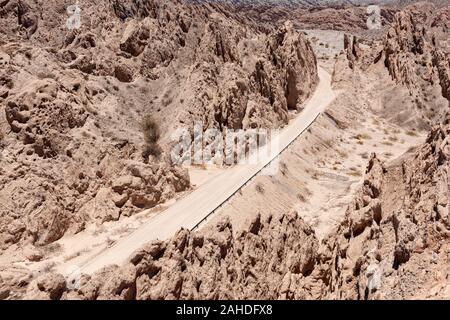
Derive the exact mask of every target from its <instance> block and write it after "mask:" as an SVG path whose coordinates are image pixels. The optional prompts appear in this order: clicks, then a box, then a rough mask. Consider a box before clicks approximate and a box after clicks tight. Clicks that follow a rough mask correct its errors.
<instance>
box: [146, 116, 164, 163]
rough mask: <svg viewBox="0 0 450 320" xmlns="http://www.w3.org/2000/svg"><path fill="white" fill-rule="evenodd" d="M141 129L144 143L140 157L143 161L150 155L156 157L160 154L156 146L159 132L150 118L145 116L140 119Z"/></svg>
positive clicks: (157, 126) (153, 120)
mask: <svg viewBox="0 0 450 320" xmlns="http://www.w3.org/2000/svg"><path fill="white" fill-rule="evenodd" d="M141 129H142V133H143V135H144V141H145V144H144V150H143V152H142V156H143V157H144V159H147V158H148V157H149V156H150V155H152V156H155V157H158V156H159V155H160V154H161V147H160V146H159V145H158V140H159V138H160V135H161V131H160V129H159V125H158V123H157V122H156V121H155V119H153V117H152V116H149V115H148V116H145V117H144V119H142V123H141Z"/></svg>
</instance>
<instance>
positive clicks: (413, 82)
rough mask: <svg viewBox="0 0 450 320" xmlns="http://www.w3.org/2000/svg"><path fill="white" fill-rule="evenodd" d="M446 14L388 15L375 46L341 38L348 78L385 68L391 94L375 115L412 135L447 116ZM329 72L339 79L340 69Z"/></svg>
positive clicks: (409, 11) (449, 60)
mask: <svg viewBox="0 0 450 320" xmlns="http://www.w3.org/2000/svg"><path fill="white" fill-rule="evenodd" d="M449 14H450V6H448V7H445V8H436V7H435V6H433V5H431V4H427V3H418V4H414V5H411V6H408V7H407V8H406V9H405V10H402V11H400V12H398V13H396V14H395V15H394V18H393V23H392V24H391V25H390V26H389V28H388V29H387V31H386V35H385V36H384V38H383V40H382V41H381V42H377V41H373V42H367V41H363V40H361V39H358V38H357V37H353V36H346V37H345V43H344V47H345V53H344V55H345V60H343V62H345V63H347V62H348V63H349V66H350V68H351V69H353V70H354V74H358V73H360V72H372V71H373V70H374V69H376V68H378V70H379V71H381V70H382V69H383V70H384V69H385V70H387V71H388V73H389V76H390V78H391V79H392V80H393V81H394V86H393V87H392V89H391V94H388V95H386V97H384V98H383V102H382V103H381V107H380V108H379V110H377V112H380V114H382V115H383V116H384V117H386V118H390V119H391V120H392V121H394V122H397V123H399V124H401V125H407V126H409V127H411V128H413V129H414V130H416V129H418V130H422V129H426V130H429V129H430V127H431V126H432V125H433V124H434V123H436V121H439V120H440V119H442V117H443V116H444V115H445V113H446V112H447V109H448V107H449V84H450V45H449V42H448V39H449V35H450V33H449V30H448V29H447V28H446V27H445V25H446V24H447V23H448V21H449V19H448V18H447V16H448V15H449ZM363 46H365V47H366V48H365V49H363ZM368 46H369V48H367V47H368ZM335 73H336V75H337V76H339V74H342V73H343V70H341V69H340V68H339V70H337V71H336V72H335Z"/></svg>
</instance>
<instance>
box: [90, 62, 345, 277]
mask: <svg viewBox="0 0 450 320" xmlns="http://www.w3.org/2000/svg"><path fill="white" fill-rule="evenodd" d="M318 74H319V84H318V86H317V88H316V90H315V92H314V94H313V95H312V97H311V98H310V100H309V101H308V102H307V104H306V105H305V108H304V110H303V111H302V112H301V113H300V114H299V115H298V116H297V117H296V118H295V119H294V120H293V121H291V123H290V124H289V125H288V126H286V127H285V128H284V129H282V130H281V131H280V133H279V135H278V139H277V143H276V144H275V146H276V147H275V148H274V147H273V146H274V144H271V145H272V147H270V145H267V146H265V147H262V148H261V149H264V148H268V149H266V150H260V152H261V153H259V154H265V153H264V152H267V155H268V156H265V157H264V160H263V161H257V164H244V165H237V166H235V167H233V168H230V169H228V170H225V171H224V172H223V173H222V174H220V175H218V176H215V177H213V178H211V179H210V180H209V181H208V182H206V183H205V184H203V185H201V186H200V187H199V188H198V189H196V190H195V191H193V192H192V193H190V194H189V195H187V196H186V197H184V198H182V199H180V200H178V201H177V202H175V203H174V204H173V205H172V206H171V207H169V208H168V209H166V210H165V211H163V212H161V213H159V214H158V215H156V216H154V217H153V218H151V219H149V220H148V221H146V222H145V223H144V224H143V225H142V226H141V227H139V228H138V229H136V230H135V231H134V232H132V233H131V234H129V235H128V236H126V237H125V238H123V239H121V240H120V241H119V242H118V243H116V244H115V245H114V246H112V247H110V248H108V249H106V250H104V251H102V252H101V253H100V254H98V255H97V256H95V257H93V258H92V259H91V260H89V261H87V262H86V263H85V264H84V265H82V266H81V272H83V273H87V274H92V273H93V272H95V271H97V270H99V269H101V268H102V267H105V266H107V265H111V264H117V265H122V264H124V263H126V262H127V260H128V258H129V256H130V255H131V254H132V253H133V252H134V251H135V250H137V249H139V248H141V247H142V246H143V245H145V244H146V243H148V242H150V241H152V240H156V239H160V240H164V239H167V238H170V237H171V236H173V235H174V234H175V233H176V232H177V231H178V230H179V229H181V228H185V229H190V230H192V229H195V228H196V227H198V226H199V225H200V224H201V223H202V222H204V221H205V219H207V218H208V217H210V216H211V215H212V214H213V213H214V212H215V211H216V210H217V209H218V208H220V207H221V206H222V205H224V204H225V203H226V202H227V201H228V200H229V199H230V198H231V197H232V196H233V195H234V194H235V193H237V192H238V191H239V190H240V189H241V188H242V187H243V186H245V185H246V184H247V183H248V182H249V181H251V180H252V179H253V178H254V177H255V176H257V175H258V174H261V172H262V170H263V169H264V168H266V167H267V166H268V165H270V164H271V163H273V160H275V159H277V157H278V156H279V155H280V154H281V153H282V152H283V151H284V150H285V149H286V148H287V147H289V145H291V144H292V143H293V142H294V141H295V140H296V139H297V138H298V137H299V136H300V135H301V134H302V133H303V132H304V131H305V130H307V129H308V128H309V126H310V125H311V124H312V123H313V122H314V121H315V120H316V119H317V117H318V116H319V115H320V114H321V113H322V112H323V111H324V110H325V108H326V107H327V106H328V105H329V104H330V103H331V102H332V101H333V100H334V98H335V95H336V94H335V92H334V91H333V90H332V88H331V76H330V74H329V73H327V72H326V71H325V70H324V69H322V68H319V70H318ZM249 163H253V162H251V161H249Z"/></svg>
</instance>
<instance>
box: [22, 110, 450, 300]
mask: <svg viewBox="0 0 450 320" xmlns="http://www.w3.org/2000/svg"><path fill="white" fill-rule="evenodd" d="M449 136H450V115H448V116H447V117H446V120H445V121H444V122H443V123H442V124H441V125H440V126H436V127H434V128H433V130H432V131H431V133H430V134H429V136H428V138H427V141H426V143H425V144H423V145H422V146H420V147H418V148H417V149H416V150H414V151H412V152H411V153H409V154H407V155H405V156H404V157H403V158H401V159H399V160H397V161H396V162H395V163H393V164H391V165H390V166H388V167H386V166H385V165H384V164H383V163H381V161H380V160H379V159H378V158H377V157H376V155H372V157H371V159H370V161H369V164H368V166H367V174H366V176H365V179H364V183H363V186H362V187H361V190H360V191H359V193H358V194H357V196H356V197H355V199H354V201H353V202H352V203H351V204H350V205H349V208H348V210H347V213H346V216H345V219H344V221H343V222H342V223H341V224H340V226H339V227H338V228H337V230H336V231H335V232H333V233H331V234H330V235H329V236H328V237H327V238H325V239H324V240H323V241H322V243H320V244H319V242H318V240H317V239H316V237H315V234H314V231H313V230H312V229H311V228H310V227H309V226H308V225H306V224H305V223H304V222H303V220H302V219H301V218H300V217H299V216H298V215H297V214H296V213H291V214H280V215H279V216H277V217H270V218H269V219H268V220H267V221H261V219H260V217H259V216H258V217H256V218H255V220H254V221H253V222H252V223H251V224H250V226H249V227H248V230H247V231H244V232H242V233H241V234H239V235H238V236H236V237H233V232H232V229H231V228H232V226H231V225H230V224H229V222H228V221H227V220H224V221H222V222H221V223H219V224H218V225H216V226H215V227H214V228H212V229H210V230H207V231H201V232H193V233H192V232H188V231H186V230H181V231H180V232H178V233H177V235H175V236H174V237H173V238H172V239H171V240H169V241H166V242H153V243H150V244H148V245H147V246H145V247H144V248H142V249H141V250H139V251H138V252H136V253H134V254H133V255H132V256H131V258H130V262H129V263H128V264H127V265H126V266H124V267H120V268H119V267H108V268H106V269H104V270H102V271H99V272H98V273H96V274H94V275H93V276H92V277H87V276H83V278H82V284H81V287H80V289H78V290H65V292H64V293H62V292H61V291H58V293H59V294H58V298H63V299H75V298H76V299H78V298H81V299H278V298H281V299H325V298H326V299H411V298H448V297H449V296H450V285H448V281H446V279H447V278H448V276H449V274H448V270H447V269H448V268H447V267H445V266H447V265H448V263H449V261H448V255H449V252H450V241H449V239H450V237H449V235H450V220H449V219H450V218H449V213H448V206H449V197H448V195H449V189H448V188H449V186H448V169H449V159H450V153H449V150H450V149H449V146H448V140H449ZM49 277H57V276H56V275H54V276H48V275H47V276H45V277H43V278H42V279H37V280H36V281H35V282H34V283H32V285H30V288H29V290H28V293H27V297H31V298H36V297H39V298H51V295H52V293H54V292H55V290H54V289H53V288H55V287H59V284H58V283H59V280H58V281H56V280H55V281H56V284H54V285H46V286H44V285H39V284H40V283H41V282H43V283H46V281H48V278H49ZM55 279H56V278H55ZM47 287H48V288H50V289H46V288H47Z"/></svg>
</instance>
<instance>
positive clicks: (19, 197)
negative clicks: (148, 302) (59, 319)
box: [0, 0, 450, 300]
mask: <svg viewBox="0 0 450 320" xmlns="http://www.w3.org/2000/svg"><path fill="white" fill-rule="evenodd" d="M330 2H331V1H325V0H324V1H313V0H311V1H308V0H299V1H295V0H292V1H285V2H283V3H278V2H277V3H275V0H274V1H257V2H250V0H249V1H190V0H186V1H184V0H174V1H164V0H148V1H134V0H102V1H96V2H95V3H94V2H92V1H88V0H80V1H79V3H78V5H79V9H81V12H79V11H76V10H78V9H73V8H72V9H73V10H75V11H70V10H69V11H70V12H69V14H68V12H67V11H66V10H67V7H68V5H70V4H71V3H69V2H68V1H65V0H52V1H31V0H6V1H3V2H2V3H1V4H0V18H1V19H0V30H1V31H2V32H1V33H0V161H1V166H0V249H1V251H0V258H1V259H0V299H23V298H26V299H88V300H96V299H418V298H426V299H448V298H449V297H450V285H448V277H449V271H448V266H449V265H450V261H449V256H450V241H449V239H450V238H449V237H450V217H449V206H450V204H449V183H448V174H449V173H448V171H449V170H448V168H449V166H450V163H449V161H450V147H449V145H448V144H449V143H448V141H449V139H450V111H449V101H450V46H448V39H449V29H448V27H449V23H450V11H449V10H450V5H449V3H448V1H440V0H437V1H428V2H420V3H415V1H395V3H392V2H391V1H382V2H383V4H384V3H385V2H389V3H388V4H387V5H386V6H383V8H382V10H381V15H382V22H383V27H382V28H381V29H380V30H378V31H376V32H374V33H370V32H367V31H368V30H367V23H366V22H367V17H368V14H367V10H366V9H367V8H366V7H365V5H366V2H365V1H356V0H355V1H339V2H334V4H333V5H330ZM375 2H376V1H375ZM410 2H414V3H412V4H411V3H410ZM430 2H434V4H432V3H430ZM371 3H374V2H373V1H371ZM376 3H378V2H376ZM77 14H80V18H81V20H80V23H81V24H80V28H78V29H77V28H75V29H72V27H73V24H74V23H75V24H76V21H75V20H72V19H75V18H76V15H77ZM69 18H70V19H69ZM67 19H69V20H67ZM288 20H292V21H288ZM67 21H69V22H70V23H69V24H67ZM299 29H308V30H305V31H304V32H303V31H299ZM321 29H331V30H321ZM308 32H309V33H308ZM308 39H310V40H308ZM314 50H315V52H314ZM320 50H321V53H323V54H321V55H320V56H319V54H318V52H319V51H320ZM319 67H320V72H321V75H322V74H323V73H326V72H327V71H328V72H329V75H328V78H327V79H328V81H327V85H328V86H327V88H329V92H332V93H333V94H334V93H336V99H335V100H334V101H333V102H332V103H331V104H330V105H328V107H327V109H326V110H324V111H323V112H320V115H319V116H318V117H317V121H315V122H314V123H313V124H312V125H311V126H310V127H309V128H308V129H307V130H305V132H304V133H303V134H302V135H301V136H299V137H297V138H298V139H296V140H295V141H294V142H293V143H292V144H291V145H290V148H287V151H286V152H285V153H284V154H280V156H279V158H281V160H280V163H279V170H278V171H279V172H278V173H277V174H276V175H274V176H272V175H270V176H267V177H266V176H264V177H261V176H259V177H255V179H254V180H249V181H247V186H246V189H245V188H240V189H239V190H235V191H236V192H235V195H234V200H236V201H232V200H230V202H227V203H225V204H222V205H221V206H222V208H221V210H217V211H216V212H215V215H214V216H213V215H212V216H208V218H209V219H211V220H209V219H208V220H206V221H205V222H204V225H201V226H200V229H199V230H197V231H190V230H185V229H182V230H179V231H178V232H177V233H176V234H174V235H173V236H171V237H169V238H168V239H166V240H161V241H160V240H158V241H153V242H150V243H148V244H147V245H145V246H144V247H143V248H141V249H140V250H138V251H136V252H134V253H133V254H131V256H130V257H129V259H128V261H127V263H126V264H125V265H120V266H117V265H110V266H107V265H106V264H104V263H102V264H101V265H102V266H105V267H104V268H103V269H101V270H99V271H97V272H95V273H94V274H92V275H87V274H83V275H82V276H81V278H80V279H68V278H66V277H65V276H64V275H62V274H61V273H60V272H61V270H63V269H61V268H60V267H62V266H61V265H63V264H64V266H65V265H66V263H67V264H72V263H73V264H76V263H80V265H83V264H84V263H86V262H89V261H90V260H89V259H91V258H92V256H95V255H96V254H97V253H99V252H102V250H107V249H108V248H109V247H110V246H113V245H114V244H115V243H116V241H120V240H123V238H124V237H126V236H127V235H129V234H130V233H131V232H132V231H133V230H136V228H139V226H140V225H139V224H138V223H135V224H133V223H134V222H136V221H137V220H138V218H136V220H132V221H131V222H130V220H131V219H132V218H135V217H137V216H139V214H142V213H143V212H145V211H143V210H144V209H149V208H154V209H156V210H154V211H151V212H150V211H149V215H141V216H139V217H140V218H141V219H144V220H146V219H148V220H147V222H152V220H151V218H153V217H154V216H157V215H163V214H164V212H161V211H162V210H163V209H164V208H165V206H160V205H161V204H162V203H166V202H167V201H168V200H170V199H176V198H177V197H182V196H183V195H184V194H187V193H195V191H196V190H195V184H191V180H192V175H191V173H192V172H194V170H192V168H190V167H189V168H188V169H186V168H183V167H180V166H176V165H174V164H173V163H172V162H171V159H170V154H169V152H170V150H171V148H172V146H173V144H174V143H175V142H174V141H173V140H172V136H171V135H172V133H173V132H175V131H176V129H179V128H187V129H188V131H189V134H191V135H192V123H193V122H194V121H201V122H202V123H203V130H206V129H208V128H217V129H219V130H222V131H223V132H225V131H226V130H227V129H240V128H244V129H254V128H274V127H277V128H278V127H283V126H285V125H289V123H290V120H293V119H294V118H295V117H299V116H301V115H302V114H301V113H300V115H299V114H298V111H301V110H302V108H303V106H304V103H305V102H306V101H307V100H308V99H309V98H310V97H311V94H312V93H313V92H314V91H315V89H316V86H317V84H318V83H319V79H318V70H319V69H318V68H319ZM330 78H331V82H330V80H329V79H330ZM322 81H323V80H321V82H320V84H323V82H322ZM319 87H320V85H319ZM312 100H314V99H312ZM375 150H376V151H377V153H374V152H375ZM405 151H406V152H405ZM394 154H395V156H394ZM196 169H198V168H196ZM227 169H228V168H215V167H214V168H212V169H210V168H206V166H205V168H200V169H198V170H199V171H201V175H202V177H201V179H198V177H196V178H197V180H201V181H203V182H201V183H205V185H206V186H210V184H207V182H208V181H211V180H208V177H210V176H213V175H214V174H216V173H215V172H217V171H219V175H223V176H226V175H227ZM228 172H229V171H228ZM205 176H206V178H205ZM205 181H206V182H205ZM197 182H198V181H196V183H197ZM195 200H198V199H195ZM198 201H200V200H198ZM165 205H167V206H170V205H171V204H170V203H168V204H167V203H166V204H165ZM227 206H228V207H231V208H228V209H229V210H227ZM224 213H227V214H228V213H230V214H229V216H226V215H225V216H224ZM249 217H250V219H246V218H249ZM127 219H129V220H127ZM124 220H127V221H128V222H130V223H129V224H121V222H123V221H124ZM166 220H168V219H166ZM166 220H162V221H163V222H164V223H166V222H167V223H170V221H166ZM247 222H250V223H247ZM130 225H131V227H130ZM136 225H137V226H136ZM88 228H90V229H89V230H87V229H88ZM133 228H134V229H133ZM107 229H111V230H112V231H111V232H108V230H107ZM124 230H125V231H124ZM87 231H89V232H87ZM116 231H118V234H115V236H116V237H114V239H113V240H112V239H110V236H112V235H114V232H116ZM171 234H173V233H171ZM96 238H98V239H100V240H99V242H96V243H94V244H93V245H92V246H91V245H90V244H89V245H87V246H84V247H83V245H80V246H79V247H77V250H72V251H69V252H70V254H69V253H68V252H67V250H68V248H69V247H70V245H74V244H78V243H81V244H83V243H86V242H90V241H91V240H92V239H96ZM101 239H104V240H101ZM145 239H147V238H146V237H145ZM145 239H144V240H145ZM64 240H67V242H65V243H64ZM101 241H104V242H101ZM145 241H147V240H145ZM64 246H66V247H64ZM95 246H97V247H96V248H93V247H95ZM65 250H66V251H65ZM95 250H97V251H95ZM124 252H126V253H127V255H128V254H129V253H130V252H129V251H126V250H124ZM55 256H57V257H56V258H55ZM74 261H75V262H74ZM112 261H113V262H115V261H114V259H112ZM56 263H61V265H56ZM57 268H58V269H57ZM72 280H74V281H75V282H76V281H77V280H80V283H73V282H71V281H72Z"/></svg>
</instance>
